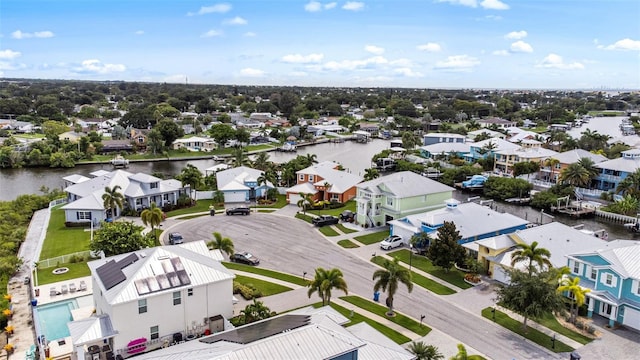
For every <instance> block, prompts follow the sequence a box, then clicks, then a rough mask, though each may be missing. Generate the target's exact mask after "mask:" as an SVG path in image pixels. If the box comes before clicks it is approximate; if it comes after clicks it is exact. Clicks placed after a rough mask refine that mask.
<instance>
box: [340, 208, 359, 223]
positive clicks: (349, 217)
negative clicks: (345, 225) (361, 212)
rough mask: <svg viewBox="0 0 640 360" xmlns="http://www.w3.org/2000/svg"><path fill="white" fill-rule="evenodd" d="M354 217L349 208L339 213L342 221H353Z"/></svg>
mask: <svg viewBox="0 0 640 360" xmlns="http://www.w3.org/2000/svg"><path fill="white" fill-rule="evenodd" d="M355 219H356V214H354V213H353V211H351V210H345V211H343V212H342V213H341V214H340V220H342V221H344V222H353V221H354V220H355Z"/></svg>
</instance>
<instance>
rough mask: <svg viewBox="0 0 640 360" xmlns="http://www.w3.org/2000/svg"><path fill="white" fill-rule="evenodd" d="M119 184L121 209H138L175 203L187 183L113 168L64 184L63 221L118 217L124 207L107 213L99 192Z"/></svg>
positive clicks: (94, 222)
mask: <svg viewBox="0 0 640 360" xmlns="http://www.w3.org/2000/svg"><path fill="white" fill-rule="evenodd" d="M74 179H81V178H79V177H73V178H70V177H69V176H67V177H65V181H72V182H73V181H77V180H74ZM115 186H120V190H119V192H120V193H121V194H122V195H123V196H124V204H123V205H124V208H131V209H134V210H136V211H141V210H143V209H145V208H148V207H149V206H151V203H156V205H158V206H159V207H164V206H169V205H176V204H177V203H178V198H179V197H180V196H182V195H185V196H186V195H188V194H189V185H185V186H184V187H183V186H182V184H181V183H180V181H178V180H174V179H168V180H162V179H159V178H157V177H155V176H152V175H147V174H144V173H137V174H132V173H130V172H128V171H125V170H115V171H111V172H106V173H101V174H100V175H99V176H95V177H94V178H91V179H89V180H83V181H81V182H78V183H74V184H72V185H70V186H67V187H66V188H65V189H64V192H65V193H66V195H67V204H66V205H64V206H63V207H62V209H63V210H64V213H65V221H66V222H68V223H86V224H89V223H90V222H93V224H94V225H97V224H98V223H99V222H100V221H103V220H106V219H107V218H111V219H115V218H117V217H118V216H119V215H120V213H121V212H122V210H123V209H120V208H117V207H116V209H115V214H110V213H111V209H105V208H104V200H103V199H102V195H103V194H104V193H105V191H104V190H105V187H109V188H111V189H113V188H114V187H115Z"/></svg>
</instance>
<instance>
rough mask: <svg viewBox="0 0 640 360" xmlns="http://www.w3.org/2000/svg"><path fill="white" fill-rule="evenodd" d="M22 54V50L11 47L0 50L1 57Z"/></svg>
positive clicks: (11, 57) (10, 57)
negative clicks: (14, 49)
mask: <svg viewBox="0 0 640 360" xmlns="http://www.w3.org/2000/svg"><path fill="white" fill-rule="evenodd" d="M20 55H22V54H21V53H20V51H13V50H11V49H7V50H0V59H15V58H17V57H19V56H20Z"/></svg>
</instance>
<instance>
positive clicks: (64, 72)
mask: <svg viewBox="0 0 640 360" xmlns="http://www.w3.org/2000/svg"><path fill="white" fill-rule="evenodd" d="M638 19H640V1H637V0H582V1H578V0H535V1H529V0H369V1H308V0H307V1H295V0H276V1H268V0H246V1H227V2H207V1H193V0H182V1H179V0H171V1H167V0H155V1H151V0H129V1H124V0H111V1H106V0H72V1H69V0H38V1H35V0H2V1H1V2H0V77H11V78H42V79H79V80H126V81H152V82H181V83H184V82H185V81H188V82H189V83H197V84H248V85H297V86H354V87H355V86H357V87H418V88H505V89H530V88H536V89H539V88H546V89H548V88H552V89H600V88H603V87H605V88H625V89H640V23H639V20H638Z"/></svg>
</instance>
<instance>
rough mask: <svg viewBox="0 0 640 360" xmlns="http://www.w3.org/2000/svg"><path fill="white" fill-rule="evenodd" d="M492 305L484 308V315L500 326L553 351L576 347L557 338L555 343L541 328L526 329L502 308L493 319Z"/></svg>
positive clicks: (563, 350)
mask: <svg viewBox="0 0 640 360" xmlns="http://www.w3.org/2000/svg"><path fill="white" fill-rule="evenodd" d="M491 309H492V308H491V307H487V308H484V309H482V317H484V318H487V319H489V320H491V321H494V322H495V323H497V324H499V325H500V326H502V327H504V328H507V329H509V330H511V331H513V332H514V333H516V334H519V335H520V336H522V337H524V338H526V339H528V340H530V341H533V342H534V343H536V344H538V345H540V346H542V347H544V348H546V349H548V350H551V351H553V352H556V353H561V352H570V351H573V350H574V349H573V348H572V347H571V346H569V345H567V344H565V343H563V342H561V341H559V340H557V339H556V340H555V344H554V342H553V341H552V340H551V337H550V336H549V335H547V334H545V333H543V332H541V331H539V330H536V329H534V328H532V327H529V326H527V329H526V331H525V330H524V329H523V328H522V323H521V322H519V321H517V320H515V319H512V318H511V317H509V315H507V314H505V313H503V312H502V311H500V310H496V311H495V320H493V313H492V312H491Z"/></svg>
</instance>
